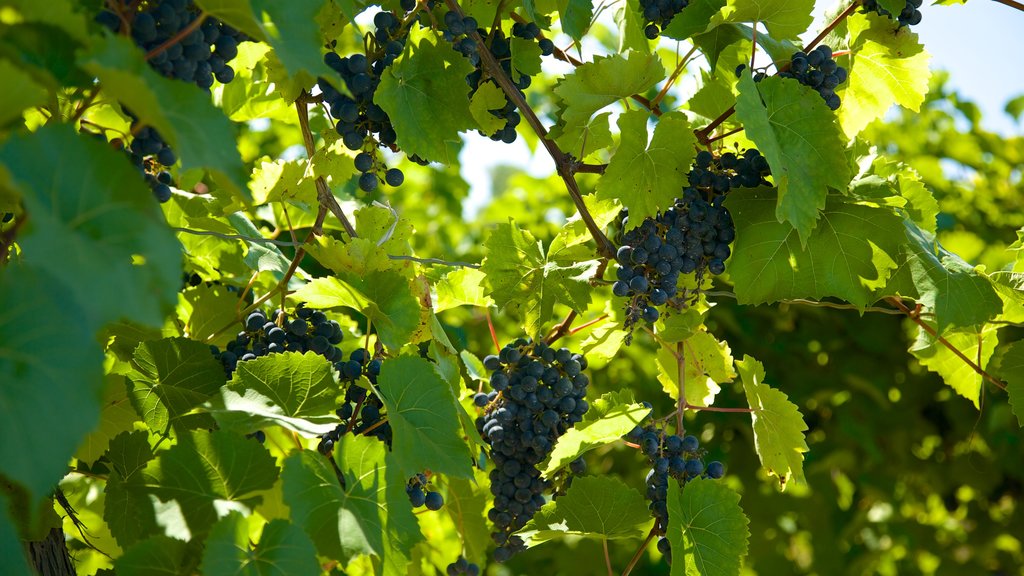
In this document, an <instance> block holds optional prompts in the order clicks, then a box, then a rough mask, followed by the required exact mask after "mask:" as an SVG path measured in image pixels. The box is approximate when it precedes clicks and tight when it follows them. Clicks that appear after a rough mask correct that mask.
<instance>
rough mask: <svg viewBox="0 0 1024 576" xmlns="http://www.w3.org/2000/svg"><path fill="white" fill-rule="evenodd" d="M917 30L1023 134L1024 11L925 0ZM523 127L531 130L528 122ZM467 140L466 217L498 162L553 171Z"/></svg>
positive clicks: (987, 117)
mask: <svg viewBox="0 0 1024 576" xmlns="http://www.w3.org/2000/svg"><path fill="white" fill-rule="evenodd" d="M832 5H833V2H818V3H817V6H816V8H815V15H816V16H817V17H818V18H817V20H816V21H815V23H814V24H813V25H812V26H811V34H812V35H813V34H814V33H815V32H816V31H817V30H820V29H821V28H822V27H824V25H825V23H824V22H822V21H821V14H824V13H825V12H827V11H828V10H829V9H830V8H831V7H832ZM612 12H613V11H612V10H607V11H605V14H607V15H609V16H610V15H611V13H612ZM913 30H914V31H915V32H916V33H917V34H919V36H920V39H921V42H922V43H923V44H924V47H925V49H926V50H927V51H928V52H929V53H931V55H932V62H931V67H932V69H944V70H947V71H949V73H950V85H951V86H952V87H953V88H955V89H956V90H957V91H958V92H960V94H961V95H962V96H963V97H964V98H966V99H967V100H971V101H973V102H975V103H976V104H977V105H978V106H979V107H980V108H981V111H982V114H983V121H982V124H983V126H984V127H985V128H987V129H989V130H993V131H995V132H998V133H1001V134H1004V135H1012V134H1024V123H1017V122H1015V121H1014V120H1013V118H1012V117H1010V116H1009V115H1008V114H1006V113H1005V112H1004V111H1003V106H1004V105H1005V104H1006V102H1007V100H1009V99H1010V98H1013V97H1015V96H1019V95H1021V94H1024V64H1022V63H1021V59H1022V57H1024V12H1021V11H1018V10H1015V9H1013V8H1010V7H1009V6H1005V5H1003V4H1000V3H998V2H995V1H993V0H969V1H968V2H967V3H966V4H963V5H955V6H932V5H929V4H928V2H927V1H926V3H925V5H924V6H923V8H922V20H921V23H920V24H918V25H916V26H914V28H913ZM559 45H562V43H560V42H559ZM545 60H548V59H545ZM545 71H548V68H547V67H546V68H545ZM558 72H562V73H564V70H561V69H560V70H558ZM1022 122H1024V119H1022ZM522 127H523V128H524V129H529V128H528V127H526V123H525V122H524V123H522ZM466 141H467V142H466V144H467V145H466V146H465V147H464V148H463V152H462V158H461V159H462V170H463V172H462V174H463V177H464V178H465V179H466V181H467V182H469V183H470V197H469V200H468V201H467V202H466V205H465V207H464V216H466V217H467V218H471V217H472V216H473V215H474V214H476V212H477V211H478V210H479V209H480V207H481V206H482V205H483V204H485V203H486V202H487V199H488V198H490V196H491V177H490V174H491V171H492V170H493V169H494V167H495V166H498V165H502V164H506V165H507V164H512V165H514V166H519V167H522V168H525V169H527V170H528V171H529V172H530V173H532V174H534V175H538V176H543V175H546V174H550V173H551V172H552V171H553V170H554V164H553V163H552V162H551V160H550V158H549V157H548V156H547V154H546V152H545V151H544V150H543V149H538V150H536V151H535V152H531V151H530V150H529V148H528V147H527V146H526V144H525V143H524V142H523V139H522V138H519V139H517V140H516V142H514V143H513V144H504V143H502V142H492V141H491V140H489V139H488V138H485V137H482V136H479V135H477V134H475V133H473V134H471V135H469V136H467V137H466Z"/></svg>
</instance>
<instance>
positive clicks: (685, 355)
mask: <svg viewBox="0 0 1024 576" xmlns="http://www.w3.org/2000/svg"><path fill="white" fill-rule="evenodd" d="M680 357H681V358H682V359H683V360H684V368H683V375H684V378H685V393H686V403H687V404H691V405H693V406H711V405H712V404H714V402H715V396H717V395H718V393H719V392H720V391H721V390H722V388H721V386H719V385H720V384H724V383H726V382H732V381H733V378H735V377H736V372H735V370H733V368H732V364H733V362H732V350H731V349H730V348H729V344H728V343H726V342H724V341H719V340H718V339H717V338H715V337H714V336H713V335H711V334H710V333H708V332H707V331H705V330H700V331H697V332H695V333H694V334H693V335H692V336H690V337H689V338H687V339H686V340H684V341H682V342H679V343H677V344H676V345H675V346H674V347H673V348H672V349H670V348H667V347H665V346H662V347H661V348H660V349H659V350H658V366H659V368H660V369H659V370H658V381H659V382H661V385H662V389H663V390H665V393H666V394H668V395H669V396H671V397H672V398H673V399H674V400H676V401H678V400H679V358H680Z"/></svg>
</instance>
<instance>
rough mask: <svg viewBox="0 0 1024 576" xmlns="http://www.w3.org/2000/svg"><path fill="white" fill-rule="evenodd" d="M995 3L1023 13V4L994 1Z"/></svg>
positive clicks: (1010, 0)
mask: <svg viewBox="0 0 1024 576" xmlns="http://www.w3.org/2000/svg"><path fill="white" fill-rule="evenodd" d="M995 1H996V2H998V3H1000V4H1002V5H1004V6H1009V7H1010V8H1016V9H1017V10H1020V11H1021V12H1024V4H1021V3H1020V2H1015V1H1014V0H995Z"/></svg>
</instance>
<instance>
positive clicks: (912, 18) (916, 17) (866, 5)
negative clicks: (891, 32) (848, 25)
mask: <svg viewBox="0 0 1024 576" xmlns="http://www.w3.org/2000/svg"><path fill="white" fill-rule="evenodd" d="M921 4H923V0H905V4H904V5H903V10H900V13H899V14H898V15H897V16H896V20H897V21H898V22H899V23H900V26H901V27H902V26H914V25H916V24H920V23H921ZM861 7H862V10H861V11H862V12H865V13H867V12H877V13H878V14H880V15H882V16H888V17H889V18H890V19H892V13H891V12H889V11H888V10H886V9H885V8H882V7H881V6H880V5H879V4H878V0H864V1H863V3H862V4H861Z"/></svg>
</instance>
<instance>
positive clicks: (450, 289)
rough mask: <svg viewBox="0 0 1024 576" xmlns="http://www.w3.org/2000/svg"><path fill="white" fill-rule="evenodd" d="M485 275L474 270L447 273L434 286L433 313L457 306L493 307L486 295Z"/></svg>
mask: <svg viewBox="0 0 1024 576" xmlns="http://www.w3.org/2000/svg"><path fill="white" fill-rule="evenodd" d="M484 278H485V275H484V273H483V272H481V271H480V270H478V269H476V268H459V269H458V270H455V271H454V272H449V273H448V274H446V275H445V276H444V278H443V279H442V280H441V281H440V282H438V283H436V284H434V288H435V289H436V290H437V298H436V299H435V300H434V312H443V311H445V310H450V309H452V308H456V307H458V306H483V307H490V306H494V300H493V299H491V297H490V296H488V295H487V294H486V292H487V288H486V286H485V285H484Z"/></svg>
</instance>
